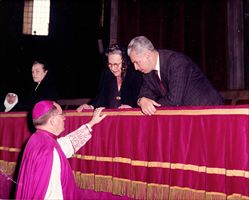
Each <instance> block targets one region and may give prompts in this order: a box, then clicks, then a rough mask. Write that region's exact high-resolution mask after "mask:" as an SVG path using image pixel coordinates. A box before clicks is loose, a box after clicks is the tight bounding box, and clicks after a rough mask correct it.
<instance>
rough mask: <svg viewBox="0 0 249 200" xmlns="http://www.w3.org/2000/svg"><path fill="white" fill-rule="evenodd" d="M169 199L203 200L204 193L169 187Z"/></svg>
mask: <svg viewBox="0 0 249 200" xmlns="http://www.w3.org/2000/svg"><path fill="white" fill-rule="evenodd" d="M169 199H179V200H180V199H191V200H205V191H202V190H192V189H189V188H180V187H170V194H169Z"/></svg>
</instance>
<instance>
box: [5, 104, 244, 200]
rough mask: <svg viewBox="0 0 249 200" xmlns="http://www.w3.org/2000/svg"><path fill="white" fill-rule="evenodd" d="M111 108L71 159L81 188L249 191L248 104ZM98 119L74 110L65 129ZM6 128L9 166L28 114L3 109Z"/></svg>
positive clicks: (131, 192) (135, 193) (152, 192)
mask: <svg viewBox="0 0 249 200" xmlns="http://www.w3.org/2000/svg"><path fill="white" fill-rule="evenodd" d="M105 112H106V113H107V115H108V116H107V117H106V118H105V119H104V121H102V122H101V123H100V124H98V125H96V126H95V127H94V130H93V137H92V139H91V140H90V141H89V142H88V143H87V144H86V145H85V146H84V147H83V148H82V149H80V150H79V151H78V152H77V154H76V155H75V156H74V157H73V158H71V159H70V163H71V166H72V168H73V170H74V173H75V177H76V180H77V182H78V184H79V185H80V187H82V188H87V189H93V190H95V191H106V192H112V193H113V194H118V195H124V196H128V197H131V198H137V199H192V198H195V199H208V198H218V199H227V198H235V199H238V198H241V199H242V198H248V197H249V153H248V152H249V151H248V146H249V106H248V105H245V106H234V107H232V106H219V107H177V108H162V109H160V110H158V112H157V113H156V115H153V116H144V115H143V114H142V113H141V112H140V111H139V110H137V109H127V110H123V111H120V110H106V111H105ZM90 118H91V112H82V113H75V112H70V111H68V112H67V119H66V131H65V132H64V133H63V134H65V133H67V132H68V131H72V130H74V129H75V128H77V127H78V126H79V125H81V124H83V123H86V122H87V121H88V120H89V119H90ZM0 128H1V129H0V130H1V132H0V133H1V134H0V138H1V140H0V162H1V167H3V166H6V170H7V169H8V167H10V166H11V165H10V162H11V161H12V162H15V161H16V156H17V153H15V152H18V150H20V148H21V146H22V144H23V142H24V141H25V140H26V139H27V138H28V136H29V132H28V131H27V128H26V123H25V114H22V113H20V114H15V113H12V114H0ZM63 134H62V135H63ZM12 170H13V169H12ZM9 173H11V170H9ZM10 175H11V174H10Z"/></svg>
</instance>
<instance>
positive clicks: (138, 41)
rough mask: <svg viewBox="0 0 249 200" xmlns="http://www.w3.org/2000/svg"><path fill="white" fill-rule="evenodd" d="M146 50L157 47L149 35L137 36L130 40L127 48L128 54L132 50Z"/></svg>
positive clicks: (139, 51) (137, 52)
mask: <svg viewBox="0 0 249 200" xmlns="http://www.w3.org/2000/svg"><path fill="white" fill-rule="evenodd" d="M145 50H149V51H154V50H155V48H154V46H153V44H152V43H151V41H150V40H149V39H148V38H147V37H145V36H137V37H135V38H133V39H132V40H131V41H130V43H129V45H128V48H127V54H128V55H130V53H131V51H135V52H136V54H140V53H143V52H144V51H145Z"/></svg>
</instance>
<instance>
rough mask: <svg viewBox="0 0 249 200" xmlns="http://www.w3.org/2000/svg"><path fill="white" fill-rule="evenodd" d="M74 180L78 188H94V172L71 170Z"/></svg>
mask: <svg viewBox="0 0 249 200" xmlns="http://www.w3.org/2000/svg"><path fill="white" fill-rule="evenodd" d="M73 173H74V176H75V180H76V182H77V184H78V186H79V187H80V188H84V189H90V190H93V189H94V174H83V173H81V172H79V171H76V172H75V171H73Z"/></svg>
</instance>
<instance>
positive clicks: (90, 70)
mask: <svg viewBox="0 0 249 200" xmlns="http://www.w3.org/2000/svg"><path fill="white" fill-rule="evenodd" d="M23 6H24V2H23V0H11V1H10V0H2V1H0V26H1V31H0V60H1V61H0V65H1V71H2V73H1V82H0V84H1V88H2V89H3V88H4V87H6V86H8V88H9V87H10V88H13V87H15V88H16V87H18V88H19V89H20V90H21V92H25V90H26V88H28V87H29V85H30V83H31V82H32V78H31V66H32V62H33V60H34V59H35V58H37V57H38V58H44V59H45V60H47V63H48V64H49V67H50V72H53V76H54V79H55V80H56V82H57V84H58V86H59V89H60V94H61V98H83V97H94V96H95V95H96V93H97V87H98V80H99V76H100V73H101V70H102V68H103V55H102V54H101V53H100V52H99V48H98V39H102V40H103V42H104V45H105V43H107V42H106V41H105V40H108V38H106V39H103V37H106V36H105V30H104V29H105V28H104V27H101V26H100V21H99V20H100V16H101V0H84V1H80V0H60V1H57V0H51V16H50V30H49V32H50V34H49V36H47V37H44V36H35V37H34V36H29V35H23V34H22V17H23ZM107 10H108V9H107ZM4 71H6V72H5V73H3V72H4ZM89 78H90V80H89Z"/></svg>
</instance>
